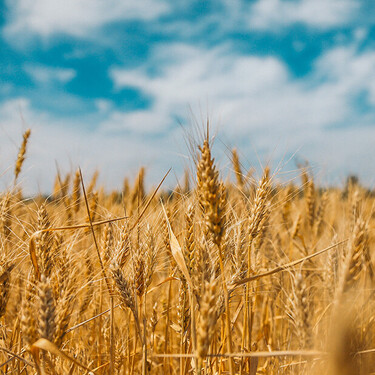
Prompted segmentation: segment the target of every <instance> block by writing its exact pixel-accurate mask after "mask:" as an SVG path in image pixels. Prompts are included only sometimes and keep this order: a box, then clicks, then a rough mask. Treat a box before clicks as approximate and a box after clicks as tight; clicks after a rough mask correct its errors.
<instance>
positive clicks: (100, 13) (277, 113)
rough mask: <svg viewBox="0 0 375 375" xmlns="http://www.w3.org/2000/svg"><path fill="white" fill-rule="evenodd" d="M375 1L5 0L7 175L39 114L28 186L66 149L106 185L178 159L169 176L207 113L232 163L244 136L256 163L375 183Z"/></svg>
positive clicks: (1, 13)
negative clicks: (306, 164) (304, 166)
mask: <svg viewBox="0 0 375 375" xmlns="http://www.w3.org/2000/svg"><path fill="white" fill-rule="evenodd" d="M371 4H372V1H371V0H368V1H366V0H363V1H359V0H298V1H297V0H253V1H245V0H212V1H210V0H197V1H194V0H187V1H172V0H159V1H157V0H139V1H131V0H117V1H115V0H64V1H58V0H5V1H4V0H0V168H1V171H0V173H1V174H0V175H1V180H0V183H1V184H2V186H1V187H3V186H6V185H7V183H8V181H10V180H11V177H12V170H13V167H12V166H13V163H14V159H15V158H16V155H17V148H18V146H19V144H20V142H21V137H22V132H23V131H24V130H25V129H26V128H27V127H31V128H32V132H33V133H32V137H31V141H30V148H29V153H28V159H27V161H26V163H25V170H24V171H23V175H22V184H23V185H24V186H25V187H26V189H28V191H30V192H32V191H38V190H39V191H43V192H48V191H49V190H50V189H51V186H52V183H53V178H54V175H55V171H56V165H58V166H59V168H60V169H61V170H62V171H63V172H68V171H70V170H72V169H75V168H76V167H77V166H78V165H80V166H81V167H82V169H83V171H84V174H86V175H87V176H88V178H89V176H90V174H91V173H92V172H93V170H94V169H95V168H99V169H100V171H101V178H102V182H104V183H105V185H106V186H107V187H108V188H114V187H120V186H121V184H122V180H123V177H124V176H125V175H129V176H131V175H133V174H134V173H135V172H136V171H137V169H138V167H139V166H141V165H146V166H147V171H148V181H149V182H150V183H156V182H157V180H158V179H160V178H161V176H162V175H163V174H164V173H165V171H166V170H167V169H168V168H169V167H173V172H172V174H171V176H170V181H169V183H170V184H171V185H173V184H174V182H175V181H176V180H177V179H178V178H180V176H181V174H182V171H183V168H184V167H185V166H186V165H187V157H188V154H189V152H188V149H187V147H186V146H185V140H186V133H189V130H188V129H189V126H191V125H192V124H198V126H200V125H201V124H202V122H204V121H205V119H206V117H207V115H208V116H209V117H210V119H211V122H212V124H213V127H214V129H215V133H216V134H217V137H216V141H215V146H216V147H217V148H218V150H221V151H222V154H221V156H218V159H219V161H220V166H221V168H222V170H223V173H224V174H228V173H229V172H230V165H229V163H228V160H227V155H226V154H228V151H226V149H230V148H232V147H233V146H236V147H237V148H238V150H239V154H240V156H241V159H242V162H243V165H244V167H246V168H248V167H250V166H252V165H254V166H256V167H257V166H259V165H260V164H261V163H265V162H267V161H270V162H272V164H273V165H274V166H277V165H278V164H279V163H281V164H286V165H285V167H284V170H285V173H286V174H285V175H286V176H287V175H288V173H287V172H288V171H292V170H294V169H295V165H296V163H297V162H302V161H304V160H309V161H310V165H311V166H312V169H313V171H314V173H315V174H316V176H317V178H318V179H319V180H320V181H321V182H330V183H342V182H343V181H344V180H345V176H346V175H347V174H349V173H355V174H357V175H359V176H360V177H361V179H362V180H363V181H364V182H366V184H368V185H370V186H374V185H375V12H374V9H373V8H374V7H375V6H374V5H373V4H372V5H371ZM292 156H294V157H293V159H292V160H290V161H289V159H290V158H291V157H292ZM288 161H289V162H288ZM283 173H284V172H282V173H280V176H282V174H283Z"/></svg>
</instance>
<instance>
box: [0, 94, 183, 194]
mask: <svg viewBox="0 0 375 375" xmlns="http://www.w3.org/2000/svg"><path fill="white" fill-rule="evenodd" d="M82 125H85V126H83V127H82ZM88 125H89V124H85V123H82V121H81V120H76V122H74V121H69V120H64V121H61V120H59V119H58V118H56V117H53V116H51V115H49V114H46V113H43V112H40V111H36V110H35V109H33V108H32V106H31V103H30V101H29V100H28V99H26V98H22V97H21V98H17V99H11V100H7V101H4V102H1V103H0V149H1V157H0V175H1V188H8V187H12V182H13V168H14V163H15V160H16V158H17V153H18V148H19V146H20V144H21V141H22V133H23V131H25V129H26V128H28V127H30V128H31V130H32V133H31V137H30V141H29V144H28V148H27V154H26V160H25V163H24V167H23V169H22V173H21V175H20V181H19V182H20V184H21V186H22V187H23V188H24V191H25V193H26V194H35V193H37V192H43V193H50V192H51V190H52V187H53V181H54V177H55V175H56V163H57V164H58V166H59V168H60V169H61V171H62V172H63V173H67V172H70V171H72V170H75V168H77V167H78V166H80V167H81V168H82V171H83V174H84V176H85V177H86V180H88V179H89V177H90V175H91V174H92V173H93V172H94V170H95V169H96V168H98V169H99V172H100V177H101V181H100V182H101V183H103V184H104V186H106V187H107V188H108V189H113V188H118V189H119V188H121V187H122V182H123V178H124V177H125V176H129V177H134V176H135V174H136V173H137V170H138V168H139V167H140V166H142V165H145V166H147V168H146V170H147V174H146V180H147V182H149V183H157V182H159V181H160V179H161V178H162V176H163V174H164V173H165V172H166V171H167V170H168V168H169V167H171V166H173V167H175V168H176V170H178V168H179V165H180V164H181V163H180V159H179V158H178V157H176V154H177V149H178V146H177V145H178V142H176V141H177V140H178V138H179V137H178V136H177V135H176V134H175V133H169V134H167V135H165V136H164V137H162V138H160V139H158V141H157V142H155V141H154V140H153V139H151V138H145V137H139V136H137V135H132V134H125V135H124V134H118V133H116V134H108V133H103V132H102V131H101V130H98V131H87V130H85V127H86V128H87V127H88ZM180 174H181V175H182V172H181V173H180ZM169 182H170V184H171V186H174V184H175V177H174V176H173V174H171V176H170V178H169ZM166 183H167V184H168V182H166Z"/></svg>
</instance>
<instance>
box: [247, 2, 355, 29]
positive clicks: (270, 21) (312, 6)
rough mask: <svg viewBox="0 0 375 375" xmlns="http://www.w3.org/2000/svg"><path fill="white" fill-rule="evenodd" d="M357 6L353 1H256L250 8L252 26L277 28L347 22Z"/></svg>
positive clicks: (324, 25) (254, 27)
mask: <svg viewBox="0 0 375 375" xmlns="http://www.w3.org/2000/svg"><path fill="white" fill-rule="evenodd" d="M358 8H359V4H358V2H356V1H354V0H328V1H327V0H297V1H291V0H258V1H257V2H256V3H255V4H253V5H252V6H251V7H250V10H249V13H250V17H249V20H248V25H249V27H250V28H251V29H260V30H277V29H280V28H282V27H285V26H289V25H292V24H296V23H302V24H305V25H307V26H310V27H314V28H319V29H326V28H332V27H335V26H340V25H343V24H346V23H347V22H348V21H350V20H352V19H353V16H354V15H355V13H356V11H357V10H358Z"/></svg>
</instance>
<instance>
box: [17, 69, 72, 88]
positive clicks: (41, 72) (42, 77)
mask: <svg viewBox="0 0 375 375" xmlns="http://www.w3.org/2000/svg"><path fill="white" fill-rule="evenodd" d="M24 69H25V71H26V72H27V73H28V74H29V75H30V76H31V77H32V79H33V80H34V81H36V82H37V83H41V84H50V83H53V82H59V83H67V82H69V81H71V80H72V79H73V78H74V77H75V76H76V72H75V70H74V69H67V68H57V67H50V66H44V65H35V64H26V65H25V67H24Z"/></svg>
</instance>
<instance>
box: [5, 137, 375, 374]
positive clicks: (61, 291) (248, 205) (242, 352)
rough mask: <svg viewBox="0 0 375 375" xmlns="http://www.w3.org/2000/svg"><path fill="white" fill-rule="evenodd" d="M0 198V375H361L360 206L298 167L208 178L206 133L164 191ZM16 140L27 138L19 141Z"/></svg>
mask: <svg viewBox="0 0 375 375" xmlns="http://www.w3.org/2000/svg"><path fill="white" fill-rule="evenodd" d="M29 136H30V131H29V130H28V131H26V132H25V134H24V139H23V142H22V145H21V147H20V150H19V154H18V157H17V158H16V159H17V160H16V164H15V167H14V184H13V185H12V187H10V188H9V189H8V190H7V191H4V192H3V193H2V194H1V202H0V219H1V220H0V241H1V242H0V243H1V262H0V266H1V270H0V271H1V272H0V281H1V291H0V319H1V321H0V323H1V325H0V326H1V338H0V372H1V374H111V375H114V374H166V375H175V374H176V375H187V374H231V375H234V374H242V375H245V374H249V375H255V374H330V375H331V374H341V375H346V374H348V375H349V374H371V373H374V372H375V353H374V352H375V336H374V334H375V327H374V324H373V323H374V314H373V311H374V307H375V304H374V298H373V297H374V294H373V292H374V282H375V279H374V278H375V270H374V264H373V259H372V252H373V251H374V250H375V249H374V238H373V228H374V218H375V216H374V214H373V212H374V211H373V208H374V203H375V198H374V197H375V195H374V194H373V192H372V191H369V190H367V189H365V188H364V187H362V186H361V185H360V184H359V183H358V181H356V180H355V179H348V183H347V184H346V186H345V187H344V188H335V187H331V188H326V189H322V188H321V187H319V186H318V184H316V182H315V181H314V179H313V176H312V174H311V172H310V170H309V168H307V167H301V169H300V180H299V181H291V182H288V183H285V182H280V181H279V180H278V178H277V173H276V172H275V171H274V172H273V171H272V170H270V169H269V168H268V167H265V168H264V170H263V173H262V176H261V177H260V178H259V179H257V178H255V176H254V174H253V173H252V170H249V171H247V170H244V168H242V165H241V161H240V160H239V157H238V154H237V152H236V150H233V151H232V154H231V158H230V159H231V160H230V162H231V165H232V167H231V170H232V176H231V177H230V178H226V179H225V180H224V179H223V177H222V174H221V173H220V171H219V167H218V165H216V163H215V160H214V158H213V156H212V140H211V139H210V137H209V135H208V131H207V133H206V135H205V136H204V137H202V138H203V139H202V140H201V142H198V143H199V145H197V147H195V149H194V150H193V155H192V160H193V163H194V165H195V168H194V171H188V172H186V175H185V177H184V179H183V182H182V183H181V184H179V185H178V186H176V188H175V189H173V191H169V190H167V189H165V188H164V187H163V180H162V179H160V180H161V182H160V185H159V186H158V187H157V188H154V189H146V185H145V183H144V181H145V173H146V172H147V170H145V169H144V168H141V169H140V171H139V173H138V175H137V176H133V178H130V180H129V179H125V180H124V186H123V189H122V190H121V191H114V192H112V193H107V192H105V190H104V189H103V188H102V187H101V186H98V185H97V177H98V174H97V173H96V174H94V175H93V176H92V178H91V180H90V179H88V180H87V181H85V179H84V178H83V177H82V172H81V171H80V170H79V169H77V170H76V171H73V172H71V173H69V174H67V175H66V176H62V175H57V176H56V182H55V186H54V190H53V194H52V195H51V196H50V197H48V198H46V197H42V196H37V197H33V198H32V199H31V198H28V197H24V196H23V193H22V186H20V185H19V184H18V179H19V175H20V174H22V165H23V162H24V160H25V158H26V157H27V143H28V141H29ZM30 142H32V138H31V139H30Z"/></svg>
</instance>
